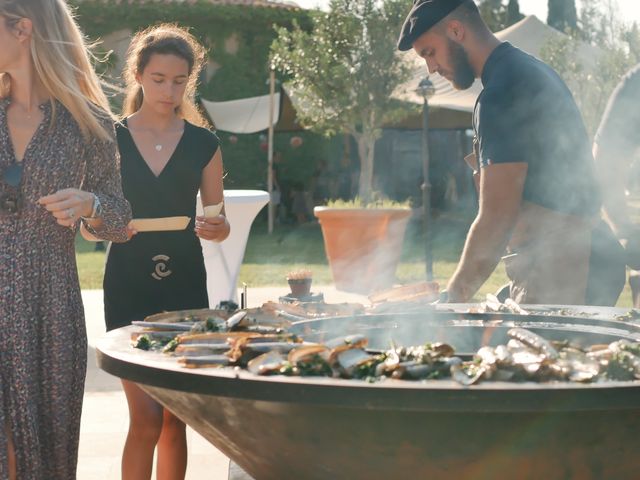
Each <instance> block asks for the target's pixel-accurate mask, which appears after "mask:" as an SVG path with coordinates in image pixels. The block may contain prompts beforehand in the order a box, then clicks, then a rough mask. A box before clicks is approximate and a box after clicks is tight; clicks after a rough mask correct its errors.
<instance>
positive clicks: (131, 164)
mask: <svg viewBox="0 0 640 480" xmlns="http://www.w3.org/2000/svg"><path fill="white" fill-rule="evenodd" d="M116 134H117V139H118V147H119V149H120V157H121V175H122V189H123V192H124V196H125V198H126V199H127V200H129V202H130V203H131V209H132V211H133V218H157V217H173V216H180V215H186V216H188V217H190V218H191V221H190V222H189V225H188V226H187V228H186V229H185V230H181V231H172V232H140V233H138V234H137V235H135V236H134V237H133V238H132V239H131V240H130V241H129V242H127V243H120V244H113V243H112V244H111V245H110V246H109V250H108V252H107V264H106V267H105V276H104V309H105V320H106V324H107V330H113V329H115V328H119V327H122V326H125V325H129V324H130V323H131V321H132V320H143V319H144V317H146V316H148V315H151V314H154V313H159V312H163V311H172V310H183V309H191V308H207V307H208V306H209V302H208V298H207V284H206V272H205V268H204V260H203V258H202V248H201V246H200V240H199V239H198V237H197V236H196V234H195V232H194V227H195V215H196V198H197V195H198V190H199V188H200V183H201V178H202V169H203V168H204V167H205V166H206V165H207V164H208V163H209V161H210V160H211V158H212V157H213V155H214V153H215V152H216V150H217V149H218V143H219V142H218V139H217V137H216V136H215V134H214V133H212V132H211V131H209V130H207V129H205V128H201V127H197V126H195V125H192V124H190V123H188V122H185V127H184V133H183V135H182V138H181V139H180V141H179V142H178V145H177V147H176V149H175V151H174V153H173V155H172V156H171V158H170V159H169V161H168V162H167V165H166V166H165V167H164V170H162V172H160V175H158V176H157V177H156V175H155V174H154V173H153V172H152V171H151V169H150V168H149V167H148V165H147V163H146V162H145V161H144V158H143V157H142V155H141V154H140V152H139V151H138V148H137V146H136V144H135V143H134V141H133V138H132V136H131V133H130V132H129V129H128V128H127V124H126V121H125V122H124V123H122V124H118V125H116Z"/></svg>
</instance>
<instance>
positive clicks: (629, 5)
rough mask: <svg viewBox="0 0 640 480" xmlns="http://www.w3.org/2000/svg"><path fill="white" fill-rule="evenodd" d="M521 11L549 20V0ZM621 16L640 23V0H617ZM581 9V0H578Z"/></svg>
mask: <svg viewBox="0 0 640 480" xmlns="http://www.w3.org/2000/svg"><path fill="white" fill-rule="evenodd" d="M294 1H295V2H296V3H297V4H298V5H300V6H301V7H304V8H313V7H320V8H324V7H326V6H327V5H328V4H329V0H294ZM519 3H520V11H521V12H522V13H523V14H525V15H536V16H537V17H538V18H540V20H542V21H545V22H546V20H547V0H520V2H519ZM617 3H618V8H619V11H620V18H621V19H624V20H625V21H628V22H632V21H637V22H638V23H640V0H617ZM577 4H578V9H580V0H577Z"/></svg>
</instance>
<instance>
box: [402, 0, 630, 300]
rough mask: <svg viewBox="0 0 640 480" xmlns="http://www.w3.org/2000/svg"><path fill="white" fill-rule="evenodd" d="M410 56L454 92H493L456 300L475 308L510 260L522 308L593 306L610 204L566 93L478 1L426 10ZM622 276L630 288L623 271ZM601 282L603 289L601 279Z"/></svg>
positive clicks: (481, 117)
mask: <svg viewBox="0 0 640 480" xmlns="http://www.w3.org/2000/svg"><path fill="white" fill-rule="evenodd" d="M411 48H413V50H414V51H415V52H416V53H417V54H418V55H419V56H420V57H422V58H423V59H424V60H425V61H426V63H427V67H428V69H429V72H430V73H439V74H440V75H442V76H443V77H445V78H446V79H447V80H449V81H450V82H451V83H452V84H453V85H454V87H456V88H458V89H466V88H469V87H470V86H471V85H472V84H473V82H474V80H475V79H476V78H480V79H481V80H482V84H483V87H484V89H483V91H482V93H481V94H480V96H479V97H478V100H477V102H476V106H475V109H474V114H473V127H474V131H475V136H476V138H475V141H474V153H475V156H474V158H473V160H471V161H470V165H472V167H473V168H474V170H475V171H476V173H477V175H478V177H479V204H480V206H479V211H478V214H477V216H476V219H475V221H474V222H473V224H472V226H471V228H470V230H469V233H468V235H467V239H466V242H465V246H464V250H463V253H462V258H461V259H460V262H459V264H458V267H457V269H456V271H455V273H454V274H453V276H452V278H451V279H450V281H449V284H448V286H447V294H448V300H449V301H451V302H466V301H469V300H470V299H471V298H472V297H473V295H474V294H475V293H476V291H477V290H478V289H479V288H480V287H481V286H482V284H483V283H484V281H485V280H486V279H487V278H488V277H489V276H490V275H491V273H492V272H493V270H494V269H495V267H496V266H497V264H498V263H499V261H500V259H501V257H502V258H503V259H504V260H505V267H506V270H507V274H508V275H509V278H510V279H511V285H510V292H509V293H510V296H511V298H513V299H514V300H516V301H518V302H521V303H546V304H585V303H588V302H589V301H590V300H589V299H587V295H588V293H587V291H588V290H591V291H598V290H599V288H598V285H595V284H589V281H590V279H589V277H590V275H589V270H590V268H589V264H590V259H591V260H593V257H592V255H591V247H592V242H591V240H592V232H593V231H594V227H595V226H596V225H597V224H598V222H599V218H598V217H599V210H600V204H601V200H600V193H599V188H598V185H597V182H596V178H595V173H594V166H593V158H592V156H591V148H590V141H589V137H588V134H587V131H586V128H585V126H584V122H583V120H582V117H581V115H580V112H579V110H578V108H577V106H576V103H575V101H574V99H573V97H572V95H571V93H570V91H569V89H568V88H567V86H566V85H565V83H564V82H563V81H562V79H561V78H560V77H559V76H558V75H557V74H556V72H554V71H553V70H552V69H551V68H550V67H549V66H547V65H546V64H544V63H543V62H541V61H540V60H538V59H536V58H534V57H532V56H530V55H528V54H526V53H524V52H522V51H521V50H519V49H517V48H515V47H513V46H512V45H511V44H509V43H506V42H505V43H503V42H501V41H500V40H498V38H496V37H495V36H494V35H493V33H492V32H491V31H490V30H489V28H488V27H487V26H486V24H485V23H484V22H483V20H482V18H481V16H480V13H479V11H478V8H477V6H476V5H475V3H474V2H473V1H472V0H416V2H415V3H414V4H413V7H412V9H411V11H410V13H409V15H408V16H407V19H406V21H405V23H404V26H403V27H402V33H401V35H400V39H399V41H398V49H399V50H409V49H411ZM593 238H594V239H595V238H596V236H594V237H593ZM597 238H598V239H599V237H597ZM614 240H615V239H614ZM598 241H600V240H598ZM614 243H615V242H614ZM616 268H617V269H616V272H617V273H616V278H618V277H620V275H621V276H622V277H621V278H622V284H623V283H624V265H623V264H619V265H618V266H617V267H616ZM591 277H592V278H591V280H598V274H597V272H596V271H594V270H593V269H592V272H591ZM617 281H618V282H619V278H618V280H617ZM622 284H621V285H620V289H621V288H622ZM618 293H619V292H618ZM616 299H617V296H616ZM613 301H614V302H615V300H613ZM593 302H598V303H601V301H600V300H593Z"/></svg>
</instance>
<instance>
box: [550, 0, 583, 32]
mask: <svg viewBox="0 0 640 480" xmlns="http://www.w3.org/2000/svg"><path fill="white" fill-rule="evenodd" d="M548 5H549V14H548V16H547V24H548V25H549V26H551V27H553V28H555V29H556V30H560V31H561V32H567V31H575V30H577V29H578V13H577V10H576V0H549V4H548Z"/></svg>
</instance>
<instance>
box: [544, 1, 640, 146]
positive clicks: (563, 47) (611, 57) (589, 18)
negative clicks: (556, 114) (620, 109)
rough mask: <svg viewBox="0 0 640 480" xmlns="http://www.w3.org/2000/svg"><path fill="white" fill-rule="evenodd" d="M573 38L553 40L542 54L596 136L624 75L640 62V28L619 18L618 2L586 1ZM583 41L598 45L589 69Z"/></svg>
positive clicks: (570, 31)
mask: <svg viewBox="0 0 640 480" xmlns="http://www.w3.org/2000/svg"><path fill="white" fill-rule="evenodd" d="M568 33H569V34H570V35H569V36H562V37H554V38H550V39H549V40H548V41H547V42H546V43H545V45H544V46H543V48H542V49H541V51H540V56H541V58H542V60H544V61H545V62H547V63H548V64H549V65H551V66H552V67H553V68H554V69H555V70H556V71H557V72H558V73H559V74H560V76H562V78H563V79H564V80H565V82H567V85H568V86H569V88H570V89H571V91H572V93H573V96H574V98H575V99H576V103H577V104H578V106H579V107H580V110H581V112H582V116H583V118H584V120H585V124H586V125H587V128H588V130H589V132H590V133H591V134H592V135H593V134H594V133H595V131H596V129H597V127H598V124H599V123H600V119H601V117H602V114H603V112H604V109H605V107H606V105H607V101H608V99H609V96H610V95H611V92H612V91H613V89H614V88H615V86H616V85H617V84H618V82H619V81H620V79H621V78H622V76H623V75H624V73H625V72H626V71H627V70H628V69H629V68H631V66H633V65H634V64H635V63H637V61H638V54H640V35H639V34H638V26H637V25H636V24H635V23H634V24H625V23H624V22H622V21H621V20H620V19H619V14H618V12H617V10H616V7H615V2H611V1H608V2H607V1H605V2H604V5H603V3H602V2H601V1H600V0H582V9H581V11H580V16H579V21H578V29H577V30H569V32H568ZM580 42H587V43H590V44H593V45H597V47H598V49H599V51H600V54H599V55H598V57H597V58H596V59H595V64H594V65H592V66H591V68H587V66H586V65H584V64H583V63H582V62H581V61H580V56H579V55H578V48H579V45H580Z"/></svg>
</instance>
